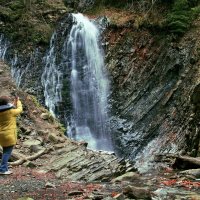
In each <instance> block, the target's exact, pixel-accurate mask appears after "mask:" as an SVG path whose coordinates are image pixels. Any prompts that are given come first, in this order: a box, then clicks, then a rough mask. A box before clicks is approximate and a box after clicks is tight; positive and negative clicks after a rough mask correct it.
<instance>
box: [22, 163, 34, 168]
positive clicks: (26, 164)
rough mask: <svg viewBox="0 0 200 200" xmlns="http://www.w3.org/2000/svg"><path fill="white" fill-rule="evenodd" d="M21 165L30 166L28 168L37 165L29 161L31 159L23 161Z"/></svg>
mask: <svg viewBox="0 0 200 200" xmlns="http://www.w3.org/2000/svg"><path fill="white" fill-rule="evenodd" d="M23 165H24V166H26V167H30V168H35V167H37V166H36V165H35V164H34V163H33V162H31V161H27V162H25V163H24V164H23Z"/></svg>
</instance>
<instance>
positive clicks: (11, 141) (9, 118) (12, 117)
mask: <svg viewBox="0 0 200 200" xmlns="http://www.w3.org/2000/svg"><path fill="white" fill-rule="evenodd" d="M9 106H10V107H9ZM21 112H22V103H21V101H20V100H18V101H17V108H13V107H12V106H11V104H10V105H5V106H0V145H1V146H2V147H8V146H13V145H15V144H16V142H17V126H16V117H17V115H19V114H20V113H21Z"/></svg>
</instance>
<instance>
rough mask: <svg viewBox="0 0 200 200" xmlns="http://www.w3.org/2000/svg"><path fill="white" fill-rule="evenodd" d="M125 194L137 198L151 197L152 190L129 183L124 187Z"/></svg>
mask: <svg viewBox="0 0 200 200" xmlns="http://www.w3.org/2000/svg"><path fill="white" fill-rule="evenodd" d="M123 194H125V195H126V196H127V197H128V198H135V199H146V200H148V199H151V194H150V191H149V190H148V189H146V188H142V187H135V186H130V185H128V186H127V187H125V188H124V189H123Z"/></svg>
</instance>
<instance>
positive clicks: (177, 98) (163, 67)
mask: <svg viewBox="0 0 200 200" xmlns="http://www.w3.org/2000/svg"><path fill="white" fill-rule="evenodd" d="M71 2H72V4H73V1H71ZM74 2H75V3H76V1H74ZM81 2H82V1H81ZM85 3H86V4H87V3H88V5H89V4H90V5H92V1H91V2H90V1H85ZM74 5H75V4H74ZM81 6H82V5H81ZM67 16H68V15H66V16H65V17H63V18H62V19H61V20H60V22H61V25H63V24H65V25H66V32H65V33H64V35H65V36H66V37H67V34H69V29H70V26H71V25H70V24H71V19H70V18H69V17H67ZM67 20H69V21H67ZM131 20H132V19H131ZM131 20H129V21H127V22H126V23H122V24H121V25H117V24H110V25H109V26H108V27H107V29H106V30H105V31H104V32H103V35H102V36H103V41H102V45H103V47H104V49H105V57H106V66H107V68H108V70H109V74H110V80H111V85H112V88H111V89H112V92H111V94H110V96H109V102H110V108H111V116H112V117H111V119H110V122H111V129H112V138H113V143H114V146H115V150H116V152H117V154H118V155H120V156H123V157H127V158H131V159H133V160H134V159H135V158H137V159H138V162H137V165H138V166H139V165H140V163H141V162H143V161H144V160H151V159H153V157H151V156H152V155H155V154H159V153H177V152H181V153H188V154H190V155H193V156H197V155H199V152H200V151H199V138H200V133H199V125H198V116H199V111H198V110H199V98H198V91H199V89H198V88H199V86H197V85H198V84H199V81H200V80H199V79H200V78H199V77H200V71H199V67H198V65H199V49H200V44H199V41H198V32H199V23H200V22H199V19H198V20H196V22H195V23H194V28H193V29H192V30H191V31H189V32H188V33H186V34H185V36H183V37H182V38H181V39H179V40H173V39H172V38H170V37H169V38H168V37H166V36H165V35H164V33H157V32H155V31H151V30H149V29H148V28H146V29H145V28H140V29H138V28H137V27H135V26H133V22H132V21H131ZM58 33H59V34H60V35H62V33H63V32H62V31H61V29H60V31H59V28H58ZM2 41H3V40H2ZM57 43H58V44H57V46H58V47H59V45H61V43H62V39H61V38H60V39H59V40H58V41H57ZM2 44H3V45H4V46H5V44H6V42H5V41H4V42H2ZM3 45H1V46H3ZM8 47H9V45H8ZM58 51H59V49H58ZM44 52H45V50H44V48H41V49H40V48H38V49H37V50H35V52H34V53H32V54H23V52H22V53H21V54H20V55H16V54H15V53H14V51H13V49H11V46H10V48H8V51H7V53H6V56H5V59H6V60H7V61H8V62H10V64H11V65H12V66H13V67H12V71H13V77H15V79H16V80H17V82H18V85H19V86H20V87H21V88H24V89H26V90H27V92H29V93H32V94H34V95H36V96H38V97H39V98H40V99H41V101H43V87H42V85H41V80H40V79H41V76H42V73H43V71H44V66H45V64H44V60H43V59H42V58H43V57H44V55H45V53H44ZM15 55H16V57H15ZM56 59H57V60H56V63H59V62H60V57H59V55H58V56H57V57H56ZM61 67H62V66H61ZM30 72H31V73H30ZM64 76H66V77H67V76H68V75H67V72H66V71H65V74H64ZM196 86H197V87H196ZM67 92H68V90H67V89H66V88H65V89H64V90H63V93H64V94H65V95H67V94H68V93H67ZM191 99H192V101H191ZM66 105H69V106H70V102H68V101H65V106H66ZM59 106H61V107H59V109H60V110H61V111H62V106H63V104H61V105H59ZM67 112H68V111H67ZM67 112H66V113H64V115H67ZM58 116H59V117H60V118H63V113H58ZM64 117H66V116H64Z"/></svg>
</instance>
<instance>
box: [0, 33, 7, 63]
mask: <svg viewBox="0 0 200 200" xmlns="http://www.w3.org/2000/svg"><path fill="white" fill-rule="evenodd" d="M7 49H8V42H7V41H6V40H5V38H4V36H3V35H0V59H2V60H4V59H5V55H6V51H7Z"/></svg>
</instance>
